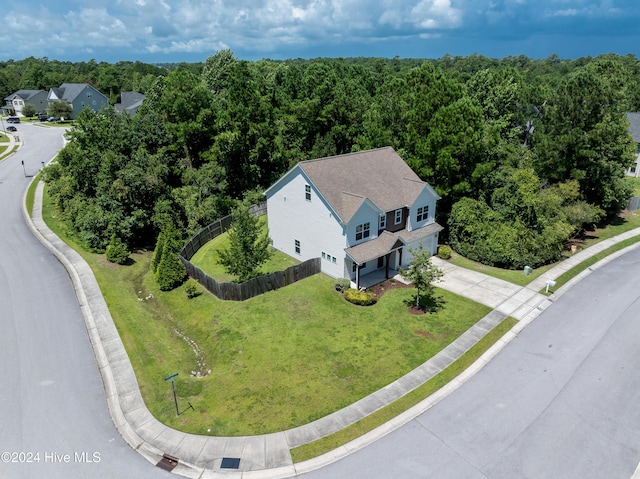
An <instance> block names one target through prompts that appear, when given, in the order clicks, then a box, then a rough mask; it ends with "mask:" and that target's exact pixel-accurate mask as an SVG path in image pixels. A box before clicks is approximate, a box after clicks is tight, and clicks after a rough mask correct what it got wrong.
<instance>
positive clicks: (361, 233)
mask: <svg viewBox="0 0 640 479" xmlns="http://www.w3.org/2000/svg"><path fill="white" fill-rule="evenodd" d="M370 234H371V223H369V222H368V221H367V222H366V223H363V224H361V225H358V226H356V241H360V240H363V239H365V238H368V237H369V235H370Z"/></svg>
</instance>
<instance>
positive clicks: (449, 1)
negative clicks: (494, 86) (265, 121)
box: [0, 0, 640, 63]
mask: <svg viewBox="0 0 640 479" xmlns="http://www.w3.org/2000/svg"><path fill="white" fill-rule="evenodd" d="M639 25H640V2H639V1H638V0H378V1H371V0H179V1H174V0H65V1H59V0H54V1H52V0H16V1H9V2H5V5H4V6H3V22H2V26H1V27H0V60H10V59H13V60H21V59H23V58H27V57H31V56H33V57H36V58H44V57H47V58H49V59H50V60H62V61H74V62H75V61H88V60H91V59H94V60H96V61H98V62H100V61H104V62H109V63H115V62H118V61H136V60H139V61H141V62H144V63H175V62H189V63H191V62H200V61H204V60H206V59H207V58H208V57H209V56H211V55H213V54H214V53H215V52H216V51H219V50H222V49H227V48H228V49H230V50H231V51H232V52H233V54H234V55H235V56H236V57H237V58H239V59H243V60H252V61H253V60H260V59H262V58H271V59H280V60H282V59H289V58H316V57H385V58H392V57H396V56H397V57H400V58H441V57H442V56H444V55H447V54H449V55H453V56H467V55H472V54H479V55H484V56H487V57H491V58H503V57H505V56H511V55H513V56H517V55H526V56H528V57H531V58H547V57H549V56H551V55H553V54H557V55H558V56H559V57H560V58H567V59H575V58H579V57H584V56H597V55H599V54H602V53H617V54H620V55H627V54H633V55H635V56H637V57H640V28H639Z"/></svg>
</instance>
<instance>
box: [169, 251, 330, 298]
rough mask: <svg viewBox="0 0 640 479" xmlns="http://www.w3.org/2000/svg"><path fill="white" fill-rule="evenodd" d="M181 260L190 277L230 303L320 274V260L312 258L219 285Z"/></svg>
mask: <svg viewBox="0 0 640 479" xmlns="http://www.w3.org/2000/svg"><path fill="white" fill-rule="evenodd" d="M180 259H181V260H182V263H183V264H184V266H185V268H186V269H187V273H188V274H189V276H190V277H192V278H194V279H196V280H198V282H199V283H200V284H201V285H202V286H204V287H205V288H207V290H208V291H210V292H211V293H212V294H215V295H216V296H217V297H218V298H220V299H224V300H230V301H244V300H245V299H249V298H253V297H254V296H258V295H259V294H262V293H266V292H267V291H273V290H276V289H279V288H282V287H284V286H288V285H290V284H293V283H295V282H296V281H299V280H301V279H304V278H307V277H309V276H313V275H314V274H316V273H319V272H320V258H312V259H308V260H307V261H305V262H303V263H300V264H297V265H295V266H289V267H288V268H287V269H285V270H284V271H276V272H275V273H270V274H265V275H262V276H258V277H257V278H253V279H250V280H249V281H245V282H244V283H218V282H217V281H216V280H215V279H213V278H212V277H211V276H209V275H208V274H206V273H205V272H203V271H202V270H201V269H200V268H198V267H196V266H194V265H193V264H191V263H190V262H189V261H187V260H186V259H184V258H183V257H180Z"/></svg>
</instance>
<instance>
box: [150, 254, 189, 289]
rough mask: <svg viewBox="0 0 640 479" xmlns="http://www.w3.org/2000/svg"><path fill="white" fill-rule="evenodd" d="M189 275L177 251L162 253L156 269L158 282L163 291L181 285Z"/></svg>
mask: <svg viewBox="0 0 640 479" xmlns="http://www.w3.org/2000/svg"><path fill="white" fill-rule="evenodd" d="M186 277H187V271H186V269H185V267H184V265H183V264H182V262H181V261H180V259H179V258H178V254H177V253H173V252H169V253H167V252H166V251H165V252H164V253H163V254H162V259H161V260H160V264H158V269H157V270H156V283H158V286H159V287H160V290H161V291H170V290H172V289H174V288H177V287H178V286H180V285H181V284H182V283H183V282H184V280H185V278H186Z"/></svg>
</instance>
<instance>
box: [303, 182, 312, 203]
mask: <svg viewBox="0 0 640 479" xmlns="http://www.w3.org/2000/svg"><path fill="white" fill-rule="evenodd" d="M304 199H305V200H307V201H311V185H304Z"/></svg>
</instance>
